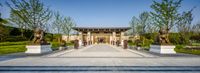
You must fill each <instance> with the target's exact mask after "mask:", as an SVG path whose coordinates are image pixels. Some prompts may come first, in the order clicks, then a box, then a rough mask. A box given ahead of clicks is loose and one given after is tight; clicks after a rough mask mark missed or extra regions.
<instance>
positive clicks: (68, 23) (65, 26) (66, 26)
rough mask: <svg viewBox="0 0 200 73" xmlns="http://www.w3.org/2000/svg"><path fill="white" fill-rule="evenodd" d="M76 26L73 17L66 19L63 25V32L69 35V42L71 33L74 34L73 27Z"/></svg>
mask: <svg viewBox="0 0 200 73" xmlns="http://www.w3.org/2000/svg"><path fill="white" fill-rule="evenodd" d="M74 26H76V24H75V23H74V21H73V20H72V18H71V17H65V18H64V21H63V25H62V31H63V33H64V34H67V36H68V37H67V41H69V36H70V33H71V32H72V27H74Z"/></svg>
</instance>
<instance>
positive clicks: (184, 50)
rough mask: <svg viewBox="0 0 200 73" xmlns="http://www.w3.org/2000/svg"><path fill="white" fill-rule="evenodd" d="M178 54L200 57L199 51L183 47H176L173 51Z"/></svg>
mask: <svg viewBox="0 0 200 73" xmlns="http://www.w3.org/2000/svg"><path fill="white" fill-rule="evenodd" d="M174 50H175V51H176V52H178V53H186V54H195V55H200V49H190V48H185V46H183V45H177V46H176V48H175V49H174Z"/></svg>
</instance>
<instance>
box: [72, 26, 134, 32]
mask: <svg viewBox="0 0 200 73" xmlns="http://www.w3.org/2000/svg"><path fill="white" fill-rule="evenodd" d="M73 29H74V30H77V31H116V32H121V31H127V30H129V29H131V28H130V27H73Z"/></svg>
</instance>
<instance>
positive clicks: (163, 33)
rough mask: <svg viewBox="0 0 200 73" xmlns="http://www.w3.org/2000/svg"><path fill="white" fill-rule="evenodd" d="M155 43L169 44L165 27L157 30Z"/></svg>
mask: <svg viewBox="0 0 200 73" xmlns="http://www.w3.org/2000/svg"><path fill="white" fill-rule="evenodd" d="M157 43H158V44H160V45H168V44H170V42H169V39H168V33H167V31H166V30H165V29H163V28H161V29H160V30H159V35H158V37H157Z"/></svg>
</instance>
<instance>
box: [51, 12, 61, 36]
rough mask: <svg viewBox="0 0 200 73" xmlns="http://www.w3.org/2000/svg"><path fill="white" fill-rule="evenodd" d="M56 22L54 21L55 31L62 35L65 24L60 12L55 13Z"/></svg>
mask: <svg viewBox="0 0 200 73" xmlns="http://www.w3.org/2000/svg"><path fill="white" fill-rule="evenodd" d="M54 18H55V20H54V21H53V25H52V26H53V29H54V30H55V31H57V33H58V34H61V27H62V22H63V17H62V16H61V15H60V13H59V12H56V13H54Z"/></svg>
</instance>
